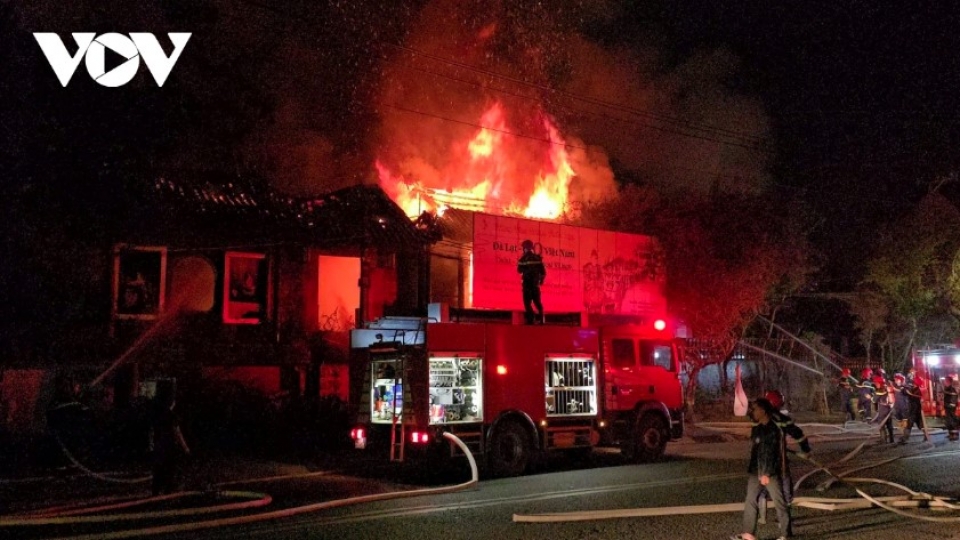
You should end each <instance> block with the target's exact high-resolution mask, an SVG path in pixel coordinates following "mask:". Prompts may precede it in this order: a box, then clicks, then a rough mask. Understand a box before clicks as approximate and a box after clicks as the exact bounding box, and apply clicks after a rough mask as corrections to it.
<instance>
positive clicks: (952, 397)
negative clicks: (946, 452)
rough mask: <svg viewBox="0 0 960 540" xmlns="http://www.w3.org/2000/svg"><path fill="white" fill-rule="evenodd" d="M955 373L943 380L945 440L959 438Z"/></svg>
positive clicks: (959, 428) (959, 421)
mask: <svg viewBox="0 0 960 540" xmlns="http://www.w3.org/2000/svg"><path fill="white" fill-rule="evenodd" d="M956 380H957V379H956V375H951V376H948V377H947V378H946V379H944V381H943V423H944V427H946V428H947V440H948V441H956V440H960V433H958V430H960V419H958V418H957V387H956V386H955V381H956Z"/></svg>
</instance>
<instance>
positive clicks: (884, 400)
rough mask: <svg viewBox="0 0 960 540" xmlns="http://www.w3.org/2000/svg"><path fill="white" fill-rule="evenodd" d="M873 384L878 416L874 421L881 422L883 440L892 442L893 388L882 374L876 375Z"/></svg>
mask: <svg viewBox="0 0 960 540" xmlns="http://www.w3.org/2000/svg"><path fill="white" fill-rule="evenodd" d="M873 384H874V386H875V387H876V390H875V391H874V393H873V400H874V403H875V404H876V406H877V416H876V417H875V418H874V421H875V422H876V423H878V424H880V436H881V437H882V438H883V442H886V443H892V442H894V439H893V404H894V399H893V392H894V390H893V388H892V387H888V386H887V382H886V381H885V380H884V379H883V377H882V376H879V375H878V376H875V377H874V378H873Z"/></svg>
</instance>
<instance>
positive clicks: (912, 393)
mask: <svg viewBox="0 0 960 540" xmlns="http://www.w3.org/2000/svg"><path fill="white" fill-rule="evenodd" d="M925 384H926V381H925V380H923V378H921V377H920V376H919V375H914V376H913V377H909V376H908V377H907V384H906V386H905V387H904V388H903V394H904V395H905V396H906V397H907V407H908V409H907V425H906V427H904V428H903V437H900V441H899V442H900V444H907V441H909V440H910V432H911V431H912V430H913V426H920V429H922V430H923V442H928V441H929V440H930V438H929V437H928V436H927V426H926V424H925V423H924V421H923V403H922V401H921V399H922V396H923V388H924V385H925Z"/></svg>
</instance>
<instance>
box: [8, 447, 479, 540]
mask: <svg viewBox="0 0 960 540" xmlns="http://www.w3.org/2000/svg"><path fill="white" fill-rule="evenodd" d="M443 436H444V438H446V439H448V440H450V441H451V442H453V443H454V444H456V445H457V446H458V447H459V448H460V450H461V451H463V453H464V454H465V455H466V456H467V460H468V461H469V462H470V480H468V481H466V482H463V483H461V484H456V485H453V486H443V487H438V488H425V489H416V490H412V491H400V492H393V493H377V494H373V495H364V496H360V497H352V498H349V499H339V500H335V501H325V502H321V503H314V504H308V505H304V506H297V507H293V508H285V509H283V510H274V511H272V512H264V513H260V514H254V515H248V516H236V517H226V518H220V519H210V520H206V521H192V522H188V523H177V524H172V525H160V526H155V527H147V528H142V529H129V530H120V531H113V532H108V533H96V534H87V535H81V536H71V537H65V538H61V539H60V540H113V539H118V538H134V537H141V536H149V535H157V534H171V533H180V532H187V531H198V530H203V529H211V528H214V527H225V526H230V525H241V524H247V523H255V522H259V521H267V520H272V519H281V518H286V517H291V516H296V515H300V514H306V513H309V512H316V511H319V510H325V509H327V508H338V507H342V506H350V505H354V504H361V503H368V502H375V501H386V500H393V499H401V498H406V497H419V496H421V495H438V494H443V493H452V492H455V491H460V490H463V489H466V488H468V487H471V486H474V485H476V484H477V482H478V481H479V472H478V470H477V462H476V460H475V459H474V457H473V453H471V452H470V449H469V448H467V445H466V444H464V443H463V441H461V440H460V439H459V438H458V437H457V436H456V435H453V434H452V433H444V434H443ZM312 474H315V473H312ZM230 483H236V482H230ZM199 494H201V492H184V493H177V494H173V495H167V496H161V497H151V498H148V499H143V500H142V501H128V502H123V503H118V504H114V505H106V506H99V507H96V508H84V509H75V510H69V511H66V512H50V509H47V510H46V511H44V510H40V511H37V512H33V513H31V514H28V515H24V516H5V517H0V529H3V528H5V527H24V526H34V525H36V526H39V525H68V524H74V523H76V524H79V523H107V522H111V521H120V520H137V519H160V518H170V517H182V516H187V515H198V514H209V513H215V512H224V511H228V510H238V509H244V508H253V507H260V506H266V505H267V504H270V502H271V501H272V498H271V497H270V496H269V495H265V494H262V493H254V492H245V491H225V492H220V494H222V495H227V496H232V497H239V498H250V499H252V500H251V501H247V502H242V503H229V504H224V505H217V506H210V507H201V508H186V509H180V510H167V511H159V512H141V513H137V514H126V513H124V514H107V515H98V516H82V515H79V514H85V513H90V512H93V511H107V510H117V509H120V508H129V507H131V506H134V505H137V504H145V503H152V502H157V501H161V500H167V499H172V498H177V497H183V496H192V495H199Z"/></svg>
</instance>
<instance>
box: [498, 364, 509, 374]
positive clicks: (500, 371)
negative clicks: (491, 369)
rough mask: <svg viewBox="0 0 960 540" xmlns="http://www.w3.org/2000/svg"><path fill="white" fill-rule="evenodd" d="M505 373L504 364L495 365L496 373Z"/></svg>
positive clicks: (505, 367)
mask: <svg viewBox="0 0 960 540" xmlns="http://www.w3.org/2000/svg"><path fill="white" fill-rule="evenodd" d="M506 374H507V366H504V365H499V366H497V375H506Z"/></svg>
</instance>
